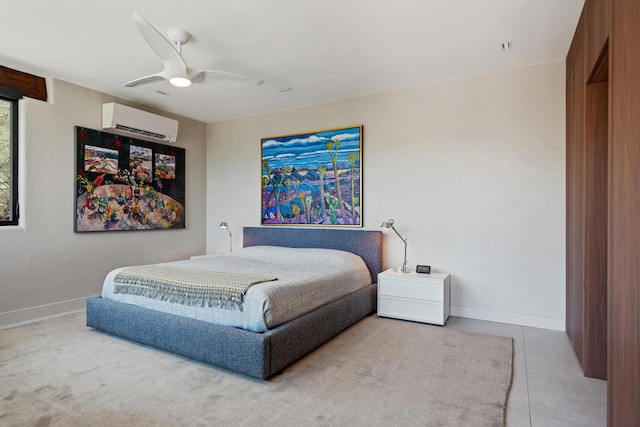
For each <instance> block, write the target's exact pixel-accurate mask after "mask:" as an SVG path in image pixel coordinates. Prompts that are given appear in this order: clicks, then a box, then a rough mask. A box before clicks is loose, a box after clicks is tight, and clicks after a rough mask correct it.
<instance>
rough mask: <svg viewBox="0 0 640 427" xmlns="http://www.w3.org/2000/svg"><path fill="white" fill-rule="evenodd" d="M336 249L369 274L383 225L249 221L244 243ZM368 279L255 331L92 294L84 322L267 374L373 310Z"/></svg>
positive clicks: (377, 265)
mask: <svg viewBox="0 0 640 427" xmlns="http://www.w3.org/2000/svg"><path fill="white" fill-rule="evenodd" d="M253 246H279V247H289V248H321V249H338V250H342V251H347V252H351V253H354V254H356V255H358V256H360V257H361V258H362V260H363V261H364V263H365V264H366V267H367V268H368V270H369V273H370V275H371V277H372V278H373V280H372V282H375V281H376V278H377V275H378V273H379V272H380V271H381V270H382V233H381V232H380V231H369V230H338V229H311V228H271V227H245V228H244V230H243V247H244V248H249V247H253ZM376 294H377V287H376V284H375V283H371V284H369V285H367V286H364V287H361V288H360V289H358V290H356V291H353V292H350V293H348V294H347V295H345V296H343V297H340V298H338V299H335V300H332V301H330V302H327V303H325V304H323V305H321V306H320V307H318V308H315V309H314V310H312V311H311V312H308V313H306V314H302V315H300V316H298V317H296V318H294V319H292V320H288V321H286V322H285V323H282V324H279V325H278V326H275V327H273V328H270V329H267V330H266V331H250V330H246V329H241V328H239V327H234V326H225V325H218V324H215V323H211V322H209V321H204V320H199V319H193V318H189V317H185V316H184V315H176V314H172V313H166V312H162V311H158V310H154V309H149V308H142V307H139V306H136V305H132V304H130V303H126V302H120V301H113V300H111V299H107V298H103V297H102V296H95V297H90V298H88V299H87V326H90V327H93V328H95V329H98V330H100V331H104V332H107V333H110V334H113V335H116V336H119V337H122V338H126V339H129V340H132V341H136V342H139V343H142V344H145V345H149V346H152V347H155V348H158V349H161V350H165V351H169V352H172V353H175V354H178V355H181V356H185V357H188V358H191V359H195V360H198V361H201V362H204V363H208V364H211V365H215V366H218V367H221V368H224V369H228V370H231V371H234V372H238V373H241V374H244V375H248V376H251V377H255V378H260V379H267V378H269V377H271V376H273V375H275V374H277V373H279V372H281V371H282V370H283V369H284V368H285V367H287V366H288V365H290V364H291V363H293V362H294V361H296V360H297V359H299V358H300V357H302V356H304V355H305V354H307V353H309V352H310V351H312V350H314V349H315V348H317V347H319V346H320V345H322V344H323V343H325V342H326V341H328V340H329V339H331V338H332V337H334V336H335V335H337V334H338V333H340V332H341V331H343V330H344V329H346V328H348V327H349V326H351V325H352V324H354V323H356V322H357V321H359V320H360V319H362V318H363V317H365V316H367V315H369V314H371V313H373V312H375V310H376Z"/></svg>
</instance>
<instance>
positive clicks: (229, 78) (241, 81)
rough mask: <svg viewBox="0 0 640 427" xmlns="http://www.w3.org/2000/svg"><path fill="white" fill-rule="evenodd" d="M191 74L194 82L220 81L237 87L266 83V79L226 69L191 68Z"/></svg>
mask: <svg viewBox="0 0 640 427" xmlns="http://www.w3.org/2000/svg"><path fill="white" fill-rule="evenodd" d="M189 75H190V78H191V81H192V82H193V83H203V82H206V83H212V82H219V83H223V84H224V85H225V86H236V87H252V86H260V85H261V84H262V83H264V80H260V79H256V78H253V77H249V76H245V75H242V74H236V73H228V72H226V71H215V70H198V69H191V70H190V72H189Z"/></svg>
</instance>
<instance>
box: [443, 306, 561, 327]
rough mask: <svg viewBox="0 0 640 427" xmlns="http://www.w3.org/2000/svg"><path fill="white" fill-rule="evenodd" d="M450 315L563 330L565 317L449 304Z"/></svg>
mask: <svg viewBox="0 0 640 427" xmlns="http://www.w3.org/2000/svg"><path fill="white" fill-rule="evenodd" d="M451 315H452V316H458V317H466V318H469V319H478V320H488V321H490V322H500V323H510V324H512V325H520V326H530V327H532V328H542V329H551V330H554V331H564V330H565V319H558V318H553V317H543V316H531V315H529V314H519V313H505V312H501V311H492V310H484V309H480V308H472V307H462V306H458V305H452V306H451Z"/></svg>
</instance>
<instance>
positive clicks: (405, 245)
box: [391, 225, 409, 273]
mask: <svg viewBox="0 0 640 427" xmlns="http://www.w3.org/2000/svg"><path fill="white" fill-rule="evenodd" d="M391 229H392V230H393V231H395V233H396V234H397V235H398V237H399V238H400V240H402V243H404V262H403V263H402V269H401V270H400V271H402V272H403V273H407V272H408V271H409V270H408V269H407V239H406V238H404V237H402V236H401V235H400V233H398V230H396V228H395V227H394V226H393V225H391Z"/></svg>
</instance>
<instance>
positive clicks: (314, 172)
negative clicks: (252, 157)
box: [261, 125, 362, 227]
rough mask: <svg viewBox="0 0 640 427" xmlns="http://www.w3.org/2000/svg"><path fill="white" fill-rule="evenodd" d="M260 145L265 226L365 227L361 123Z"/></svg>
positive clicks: (280, 138)
mask: <svg viewBox="0 0 640 427" xmlns="http://www.w3.org/2000/svg"><path fill="white" fill-rule="evenodd" d="M261 146H262V173H261V176H262V205H261V210H262V224H263V225H335V226H351V227H354V226H355V227H361V226H362V222H361V216H362V179H361V177H362V173H361V164H362V125H358V126H353V127H348V128H341V129H330V130H324V131H317V132H310V133H304V134H297V135H286V136H278V137H270V138H262V139H261Z"/></svg>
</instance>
